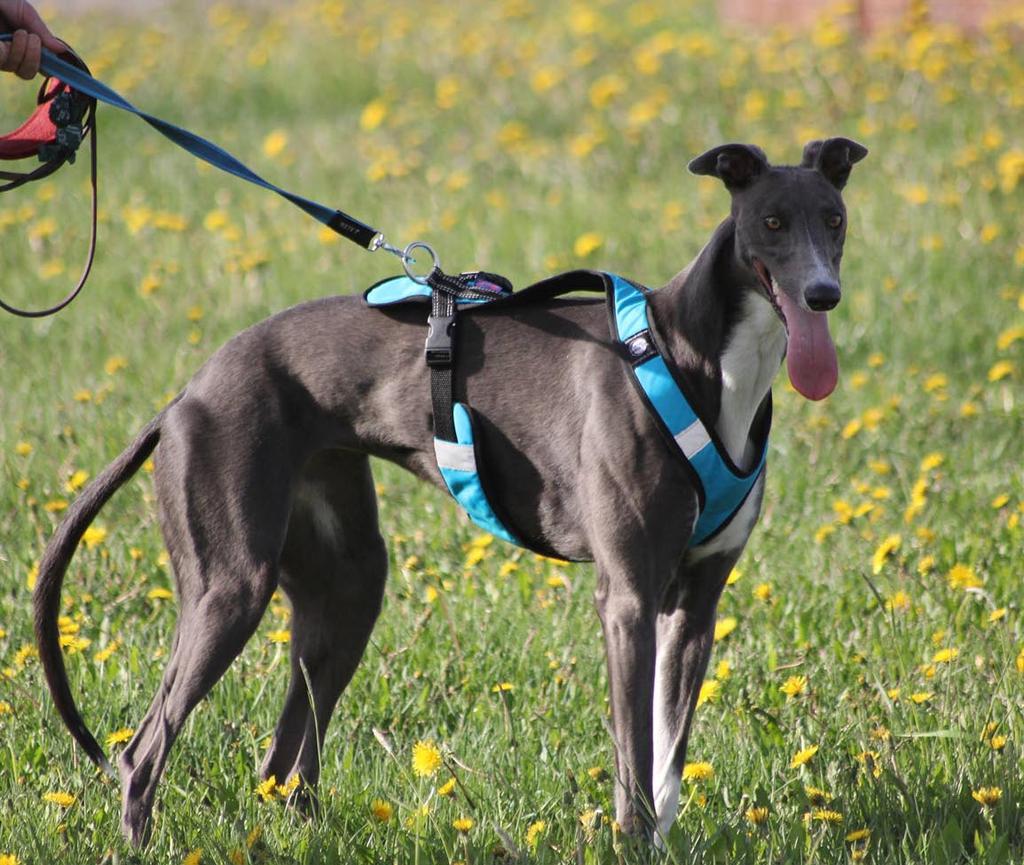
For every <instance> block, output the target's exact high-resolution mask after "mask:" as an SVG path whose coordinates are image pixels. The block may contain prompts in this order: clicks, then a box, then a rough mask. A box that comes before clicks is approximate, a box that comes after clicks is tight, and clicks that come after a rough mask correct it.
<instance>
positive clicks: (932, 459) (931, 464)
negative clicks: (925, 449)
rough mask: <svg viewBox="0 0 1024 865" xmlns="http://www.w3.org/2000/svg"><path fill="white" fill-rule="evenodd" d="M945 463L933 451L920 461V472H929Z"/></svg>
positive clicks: (940, 455) (942, 458) (944, 459)
mask: <svg viewBox="0 0 1024 865" xmlns="http://www.w3.org/2000/svg"><path fill="white" fill-rule="evenodd" d="M945 461H946V458H945V457H944V456H943V455H942V454H940V453H939V452H938V451H933V452H932V453H930V454H926V455H925V457H924V459H922V460H921V471H923V472H930V471H932V469H937V468H938V467H939V466H941V465H942V464H943V463H944V462H945Z"/></svg>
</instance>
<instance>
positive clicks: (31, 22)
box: [19, 3, 67, 54]
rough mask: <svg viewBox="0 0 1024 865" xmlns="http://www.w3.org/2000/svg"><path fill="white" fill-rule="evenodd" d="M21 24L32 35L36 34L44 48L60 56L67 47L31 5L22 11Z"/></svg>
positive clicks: (28, 4) (25, 5) (24, 6)
mask: <svg viewBox="0 0 1024 865" xmlns="http://www.w3.org/2000/svg"><path fill="white" fill-rule="evenodd" d="M19 24H20V25H21V26H22V27H24V28H25V29H26V30H28V31H29V32H30V33H35V34H36V35H37V36H39V38H40V39H41V40H42V42H43V47H44V48H49V49H50V50H51V51H53V52H54V53H57V54H60V53H61V52H63V51H64V50H65V49H66V48H67V46H66V45H65V44H64V43H63V42H61V41H60V39H58V38H57V37H56V36H54V35H53V34H52V33H51V32H50V28H49V27H47V26H46V23H45V22H44V21H43V19H42V18H40V17H39V13H38V12H36V10H35V8H34V7H33V6H32V5H31V4H30V3H25V4H24V5H23V6H22V9H21V21H20V22H19Z"/></svg>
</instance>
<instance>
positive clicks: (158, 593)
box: [146, 586, 174, 601]
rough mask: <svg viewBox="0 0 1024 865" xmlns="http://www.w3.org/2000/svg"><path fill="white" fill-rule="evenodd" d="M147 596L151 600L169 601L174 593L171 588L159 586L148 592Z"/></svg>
mask: <svg viewBox="0 0 1024 865" xmlns="http://www.w3.org/2000/svg"><path fill="white" fill-rule="evenodd" d="M146 597H147V598H149V599H150V600H151V601H169V600H171V598H173V597H174V594H173V593H172V592H171V590H170V589H165V588H164V587H163V586H157V587H156V588H155V589H150V590H149V591H148V592H147V593H146Z"/></svg>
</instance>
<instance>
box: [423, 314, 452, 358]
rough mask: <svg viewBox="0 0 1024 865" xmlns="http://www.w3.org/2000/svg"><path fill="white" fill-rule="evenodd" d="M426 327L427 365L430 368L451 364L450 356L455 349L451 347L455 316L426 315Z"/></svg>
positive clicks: (425, 347)
mask: <svg viewBox="0 0 1024 865" xmlns="http://www.w3.org/2000/svg"><path fill="white" fill-rule="evenodd" d="M427 328H428V330H427V339H426V343H425V345H424V349H425V352H424V353H425V356H426V359H427V366H429V367H431V368H434V367H447V366H451V365H452V358H453V357H454V355H455V350H454V348H453V347H452V331H453V330H454V329H455V316H454V315H431V316H428V317H427Z"/></svg>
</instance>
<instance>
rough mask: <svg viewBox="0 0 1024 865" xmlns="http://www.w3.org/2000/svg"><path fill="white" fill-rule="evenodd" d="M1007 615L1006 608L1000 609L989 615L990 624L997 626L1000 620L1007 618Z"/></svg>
mask: <svg viewBox="0 0 1024 865" xmlns="http://www.w3.org/2000/svg"><path fill="white" fill-rule="evenodd" d="M1006 613H1007V609H1006V607H998V608H997V609H995V610H993V611H992V612H991V613H989V614H988V622H989V624H990V625H992V624H995V623H996V622H998V621H999V620H1000V619H1002V618H1005V617H1006Z"/></svg>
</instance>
